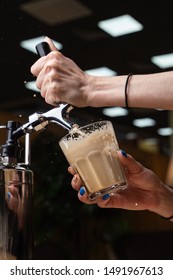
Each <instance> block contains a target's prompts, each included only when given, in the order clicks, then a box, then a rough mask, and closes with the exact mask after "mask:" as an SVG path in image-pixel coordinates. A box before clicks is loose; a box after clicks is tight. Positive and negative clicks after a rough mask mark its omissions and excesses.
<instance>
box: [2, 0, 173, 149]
mask: <svg viewBox="0 0 173 280" xmlns="http://www.w3.org/2000/svg"><path fill="white" fill-rule="evenodd" d="M0 11H1V16H0V20H1V36H0V38H1V41H0V44H1V54H0V61H1V97H0V100H1V102H0V110H1V114H3V112H11V113H14V114H18V115H19V114H23V115H25V116H29V115H30V114H32V113H34V112H35V111H41V112H43V111H45V110H48V109H51V107H50V106H49V105H47V104H46V103H45V102H44V100H43V99H42V98H41V97H40V95H39V93H38V94H37V95H36V97H35V93H34V92H33V91H31V90H29V89H26V87H25V82H28V81H32V80H33V77H32V75H31V73H30V67H31V65H32V64H33V63H34V62H35V60H36V59H37V55H36V54H34V53H32V52H29V51H27V50H26V49H23V48H21V47H20V42H21V41H22V40H28V39H32V38H35V37H38V36H45V35H47V36H49V37H50V38H52V39H53V40H56V41H58V42H60V43H61V44H63V49H62V50H61V51H62V53H63V54H65V55H66V56H68V57H70V58H72V59H73V60H74V61H75V62H76V63H77V64H78V65H79V66H80V67H81V68H82V69H83V70H88V69H92V68H98V67H102V66H107V67H109V68H110V69H112V70H113V71H116V72H117V74H118V75H124V74H128V73H134V74H140V73H145V74H147V73H154V72H161V71H165V70H172V69H171V68H166V69H160V68H159V67H157V66H156V65H154V64H153V63H152V62H151V57H152V56H153V55H162V54H167V53H172V52H173V36H172V34H173V16H172V14H173V4H172V1H168V0H164V1H161V0H157V1H152V0H150V1H148V0H143V1H136V0H135V1H133V0H131V1H129V0H127V1H125V0H124V1H123V0H119V1H116V0H107V1H100V0H78V1H77V0H32V1H29V0H18V1H11V0H5V1H1V6H0ZM124 14H129V15H131V16H132V17H133V18H134V19H136V20H137V21H138V22H140V23H141V24H142V25H143V27H144V28H143V30H142V31H140V32H135V33H131V34H128V35H123V36H120V37H112V36H110V35H108V34H107V33H106V32H104V31H103V30H101V29H99V28H98V26H97V23H98V21H100V20H105V19H108V18H113V17H118V16H121V15H124ZM158 98H159V96H158ZM75 114H76V115H75ZM74 115H75V116H78V119H80V121H81V123H82V122H83V123H85V122H89V121H93V120H98V119H102V118H104V119H105V118H108V119H110V120H111V121H112V122H113V124H114V126H115V129H116V132H117V133H118V138H119V139H120V141H121V140H122V141H123V140H125V141H127V138H126V136H127V134H129V133H131V134H130V135H132V133H137V137H138V139H140V138H141V139H148V138H150V139H151V138H157V140H158V141H159V142H158V143H159V149H161V150H162V151H163V152H165V153H168V152H169V137H165V136H160V135H158V134H157V130H158V128H162V127H167V126H169V125H170V123H169V120H170V113H169V112H167V111H160V110H151V109H150V110H148V109H131V110H129V114H128V115H127V116H122V117H114V118H109V117H105V116H103V114H102V109H101V108H100V109H92V108H85V109H75V110H74ZM75 116H74V117H75ZM143 117H151V118H153V119H155V120H156V124H155V126H154V127H147V128H142V129H141V128H137V127H135V126H134V125H133V123H132V122H133V120H134V119H135V118H143ZM132 138H133V137H132ZM132 138H131V139H132Z"/></svg>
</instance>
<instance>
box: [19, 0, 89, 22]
mask: <svg viewBox="0 0 173 280" xmlns="http://www.w3.org/2000/svg"><path fill="white" fill-rule="evenodd" d="M20 8H21V10H23V11H24V12H26V13H28V14H30V15H31V16H33V17H35V18H37V19H38V20H40V21H42V22H44V23H46V24H48V25H55V24H58V23H64V22H69V21H72V20H76V19H78V18H82V17H86V16H90V15H92V11H91V10H90V9H89V8H87V7H86V6H84V5H83V4H81V3H79V1H75V0H49V1H48V0H41V1H30V2H28V3H25V4H23V5H21V6H20Z"/></svg>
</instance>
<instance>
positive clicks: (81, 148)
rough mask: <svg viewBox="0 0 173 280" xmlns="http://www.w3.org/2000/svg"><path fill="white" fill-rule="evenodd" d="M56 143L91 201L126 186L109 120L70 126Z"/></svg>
mask: <svg viewBox="0 0 173 280" xmlns="http://www.w3.org/2000/svg"><path fill="white" fill-rule="evenodd" d="M59 145H60V147H61V149H62V151H63V153H64V155H65V157H66V159H67V161H68V162H69V164H70V165H71V166H72V167H73V169H74V170H75V171H76V172H77V173H78V174H79V176H80V178H81V180H82V182H83V185H84V186H85V187H86V190H87V192H88V195H89V198H90V199H91V200H93V199H95V198H97V197H99V196H102V195H104V194H106V193H112V194H113V193H114V192H116V191H118V190H122V189H124V188H126V179H125V175H124V170H123V167H122V166H121V163H120V161H119V158H118V156H117V150H118V149H119V147H118V143H117V139H116V136H115V132H114V129H113V126H112V123H111V122H110V121H99V122H95V123H91V124H88V125H86V126H83V127H80V128H74V129H72V130H71V131H70V132H69V134H67V135H66V136H64V137H63V138H62V139H61V140H60V141H59Z"/></svg>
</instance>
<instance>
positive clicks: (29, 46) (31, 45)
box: [20, 36, 63, 53]
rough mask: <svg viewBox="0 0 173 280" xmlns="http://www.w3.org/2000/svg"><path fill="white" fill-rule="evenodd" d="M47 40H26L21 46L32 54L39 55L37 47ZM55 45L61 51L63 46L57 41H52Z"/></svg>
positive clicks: (42, 37) (41, 37)
mask: <svg viewBox="0 0 173 280" xmlns="http://www.w3.org/2000/svg"><path fill="white" fill-rule="evenodd" d="M44 39H45V36H40V37H36V38H33V39H29V40H24V41H21V42H20V46H21V47H22V48H24V49H26V50H28V51H30V52H33V53H37V52H36V49H35V46H36V45H37V44H39V43H41V42H42V41H43V40H44ZM52 41H53V43H54V45H55V46H56V47H57V49H58V50H61V49H62V47H63V45H62V44H61V43H59V42H57V41H54V40H52Z"/></svg>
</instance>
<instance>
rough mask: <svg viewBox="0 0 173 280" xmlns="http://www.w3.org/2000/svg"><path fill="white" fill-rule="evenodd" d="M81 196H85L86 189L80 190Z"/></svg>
mask: <svg viewBox="0 0 173 280" xmlns="http://www.w3.org/2000/svg"><path fill="white" fill-rule="evenodd" d="M79 194H80V195H81V196H82V195H84V194H85V188H84V187H81V188H80V190H79Z"/></svg>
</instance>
